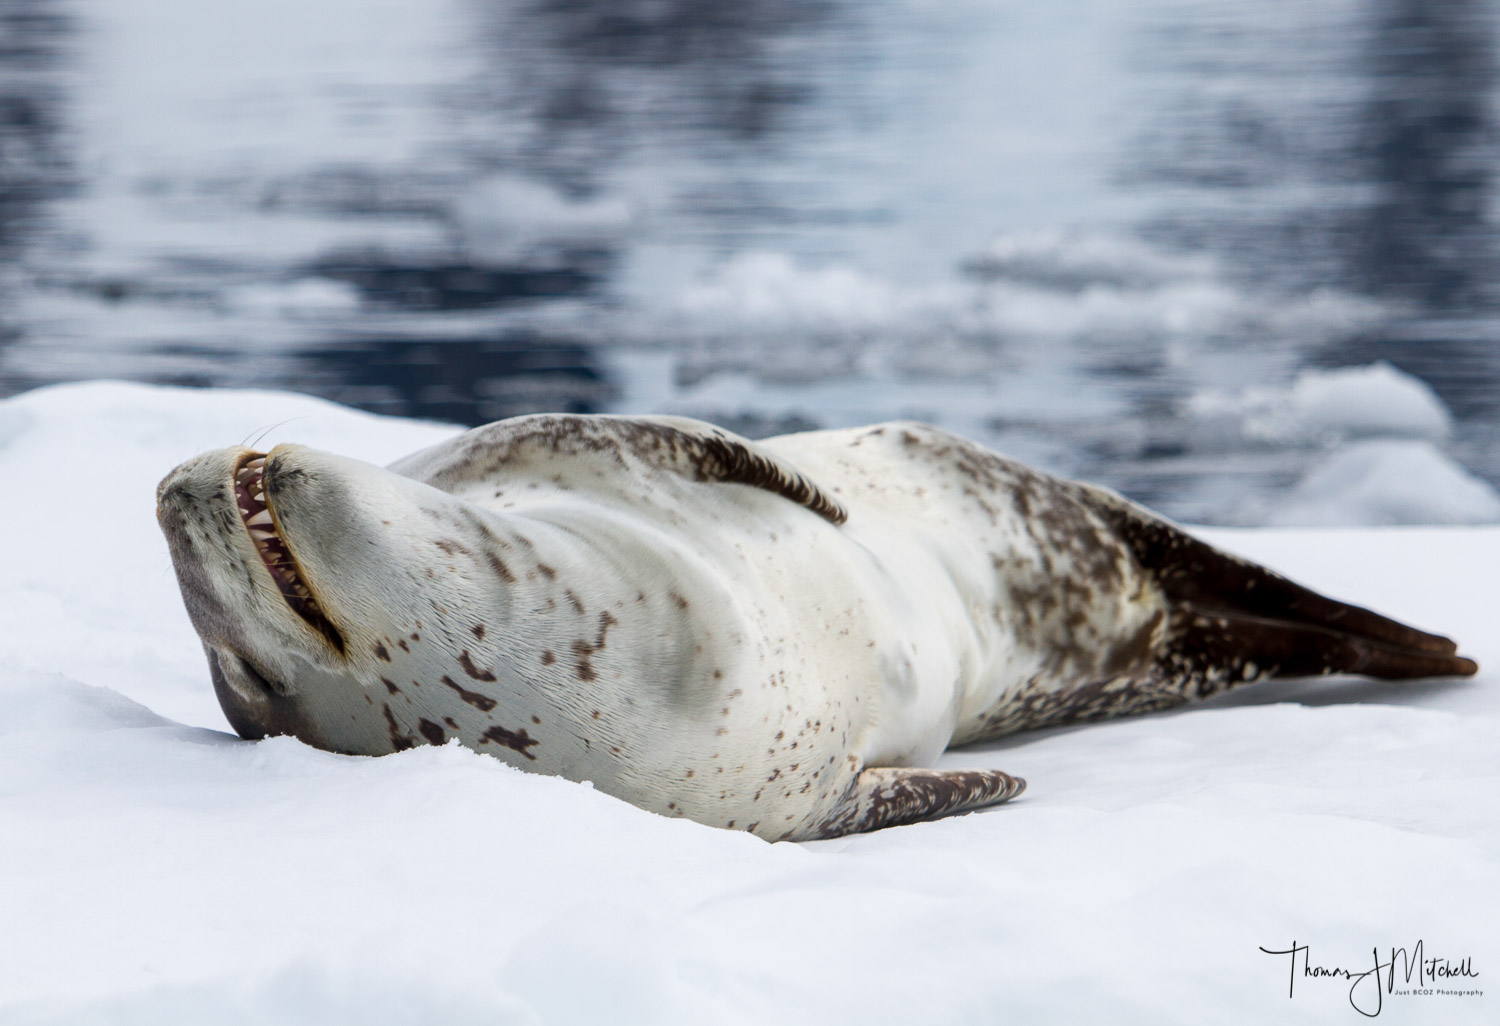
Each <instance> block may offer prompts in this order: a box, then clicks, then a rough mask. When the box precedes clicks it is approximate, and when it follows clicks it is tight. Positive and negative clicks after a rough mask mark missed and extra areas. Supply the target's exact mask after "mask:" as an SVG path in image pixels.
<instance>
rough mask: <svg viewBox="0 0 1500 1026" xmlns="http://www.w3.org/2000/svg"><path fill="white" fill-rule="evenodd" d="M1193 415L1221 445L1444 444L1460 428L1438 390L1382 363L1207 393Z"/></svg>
mask: <svg viewBox="0 0 1500 1026" xmlns="http://www.w3.org/2000/svg"><path fill="white" fill-rule="evenodd" d="M1188 415H1189V418H1190V419H1191V420H1192V421H1194V422H1195V426H1196V427H1197V428H1198V429H1199V431H1198V432H1197V437H1198V438H1199V439H1200V441H1203V442H1208V443H1220V444H1222V443H1224V442H1228V441H1235V442H1249V443H1258V444H1264V445H1278V446H1280V445H1295V444H1309V445H1316V444H1325V443H1327V442H1329V441H1337V440H1341V439H1356V438H1371V437H1378V436H1387V437H1396V438H1425V439H1429V440H1434V441H1440V440H1442V439H1444V438H1446V437H1448V435H1449V433H1450V432H1451V431H1452V428H1453V416H1452V414H1450V413H1449V412H1448V408H1447V406H1445V405H1444V404H1443V401H1442V399H1440V398H1438V395H1437V393H1436V392H1434V391H1433V390H1432V386H1431V385H1429V384H1427V382H1425V381H1423V380H1422V379H1421V378H1418V377H1415V376H1413V375H1411V374H1407V373H1406V372H1404V371H1402V370H1399V369H1398V368H1396V367H1393V366H1392V365H1391V364H1389V363H1386V362H1385V361H1383V360H1382V361H1380V362H1379V363H1373V364H1369V365H1368V366H1364V367H1340V368H1338V369H1335V370H1306V371H1303V372H1302V373H1300V374H1298V375H1297V377H1296V379H1295V380H1294V381H1293V382H1292V383H1291V384H1290V385H1289V386H1284V387H1268V386H1252V387H1250V388H1247V389H1245V390H1244V391H1242V392H1239V393H1224V392H1205V393H1201V394H1199V395H1197V396H1194V397H1193V399H1192V400H1191V401H1190V403H1189V406H1188Z"/></svg>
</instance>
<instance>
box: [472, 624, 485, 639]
mask: <svg viewBox="0 0 1500 1026" xmlns="http://www.w3.org/2000/svg"><path fill="white" fill-rule="evenodd" d="M484 629H485V628H484V624H482V623H476V624H474V625H473V626H472V627H470V628H469V631H470V633H472V634H473V635H474V640H475V641H483V640H484Z"/></svg>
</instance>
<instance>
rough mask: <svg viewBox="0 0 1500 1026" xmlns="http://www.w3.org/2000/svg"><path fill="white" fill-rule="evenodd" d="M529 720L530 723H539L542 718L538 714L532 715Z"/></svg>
mask: <svg viewBox="0 0 1500 1026" xmlns="http://www.w3.org/2000/svg"><path fill="white" fill-rule="evenodd" d="M531 722H532V723H541V722H542V718H541V717H540V716H533V717H532V718H531Z"/></svg>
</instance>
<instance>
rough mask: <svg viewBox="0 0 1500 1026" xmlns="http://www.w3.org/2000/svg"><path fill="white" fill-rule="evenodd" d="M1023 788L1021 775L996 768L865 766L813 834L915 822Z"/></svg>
mask: <svg viewBox="0 0 1500 1026" xmlns="http://www.w3.org/2000/svg"><path fill="white" fill-rule="evenodd" d="M1024 790H1026V781H1024V780H1022V779H1021V778H1020V777H1013V776H1011V775H1010V774H1009V773H1002V772H1000V771H999V770H935V769H906V768H902V769H897V768H894V767H889V766H881V767H875V768H871V769H867V770H864V771H863V772H861V773H860V775H859V776H857V777H855V778H854V783H853V784H852V785H850V787H849V790H848V792H846V793H845V795H844V797H843V799H842V800H841V801H840V802H839V804H838V806H837V807H836V808H835V809H834V811H833V814H832V815H830V816H829V817H828V818H827V819H826V820H824V821H823V822H822V823H821V824H820V825H819V828H818V832H817V836H818V837H840V836H842V835H844V834H860V833H866V832H868V831H870V830H879V829H881V828H882V827H888V826H901V825H902V824H905V823H917V822H920V821H922V820H924V819H937V818H939V817H941V816H951V815H953V814H955V813H959V812H971V811H973V810H975V809H982V808H985V807H987V806H990V805H999V804H1000V803H1001V802H1008V801H1010V800H1011V799H1012V798H1014V797H1016V796H1017V795H1018V794H1020V793H1021V792H1022V791H1024Z"/></svg>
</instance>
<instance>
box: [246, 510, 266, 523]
mask: <svg viewBox="0 0 1500 1026" xmlns="http://www.w3.org/2000/svg"><path fill="white" fill-rule="evenodd" d="M244 512H245V523H247V524H249V525H250V526H251V527H270V526H271V511H270V510H268V509H262V510H261V511H260V512H259V513H257V514H255V515H254V516H251V515H250V511H249V510H248V509H247V510H245V511H244Z"/></svg>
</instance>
